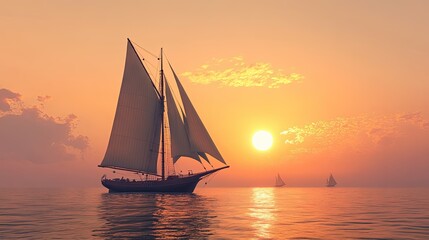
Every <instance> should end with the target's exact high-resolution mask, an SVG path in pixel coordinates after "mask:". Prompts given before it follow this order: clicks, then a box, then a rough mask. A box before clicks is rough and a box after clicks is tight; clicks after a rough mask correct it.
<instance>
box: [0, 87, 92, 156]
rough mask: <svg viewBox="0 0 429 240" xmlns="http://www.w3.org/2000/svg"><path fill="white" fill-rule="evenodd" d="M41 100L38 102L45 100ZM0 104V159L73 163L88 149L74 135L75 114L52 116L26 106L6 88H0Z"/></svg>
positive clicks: (81, 139) (81, 140)
mask: <svg viewBox="0 0 429 240" xmlns="http://www.w3.org/2000/svg"><path fill="white" fill-rule="evenodd" d="M42 98H43V99H39V101H41V102H44V101H45V100H47V98H46V97H42ZM5 100H6V101H5ZM10 101H15V102H16V103H17V104H14V105H13V104H10ZM0 102H1V103H2V108H1V111H3V112H2V115H0V133H1V134H0V160H3V161H31V162H35V163H42V162H56V161H63V160H72V159H75V158H76V157H77V156H78V155H79V154H82V153H83V152H84V151H85V150H86V149H87V148H88V137H86V136H83V135H75V134H73V130H74V128H75V122H76V119H77V117H76V116H75V115H73V114H70V115H69V116H67V117H64V118H60V117H53V116H50V115H48V114H46V113H44V112H43V111H42V110H41V109H40V108H39V107H37V106H33V107H25V106H24V104H23V103H22V102H21V100H20V95H19V94H18V93H13V92H11V91H10V90H7V89H0Z"/></svg>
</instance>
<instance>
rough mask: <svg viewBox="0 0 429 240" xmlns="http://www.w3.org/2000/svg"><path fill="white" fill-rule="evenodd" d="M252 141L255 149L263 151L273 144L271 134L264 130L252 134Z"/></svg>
mask: <svg viewBox="0 0 429 240" xmlns="http://www.w3.org/2000/svg"><path fill="white" fill-rule="evenodd" d="M252 143H253V146H254V147H255V148H256V149H258V150H260V151H265V150H268V149H269V148H271V146H272V145H273V136H272V135H271V133H269V132H267V131H264V130H261V131H257V132H256V133H255V134H253V138H252Z"/></svg>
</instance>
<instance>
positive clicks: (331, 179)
mask: <svg viewBox="0 0 429 240" xmlns="http://www.w3.org/2000/svg"><path fill="white" fill-rule="evenodd" d="M336 185H337V181H335V178H334V176H332V173H331V175H330V176H329V178H328V179H326V186H327V187H335V186H336Z"/></svg>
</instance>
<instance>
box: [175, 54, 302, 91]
mask: <svg viewBox="0 0 429 240" xmlns="http://www.w3.org/2000/svg"><path fill="white" fill-rule="evenodd" d="M182 75H183V76H185V77H188V78H189V79H190V81H191V82H194V83H199V84H217V85H220V86H227V87H268V88H278V87H280V86H281V85H285V84H289V83H292V82H296V81H301V80H302V79H304V76H302V75H301V74H299V73H289V74H286V73H284V72H283V70H282V69H275V68H274V67H273V66H271V64H269V63H262V62H259V63H254V64H247V63H246V62H245V61H244V59H243V58H242V57H232V58H215V59H213V60H212V61H211V62H209V63H207V64H203V65H201V66H200V67H199V68H198V69H197V70H195V71H193V72H190V71H188V72H185V73H183V74H182Z"/></svg>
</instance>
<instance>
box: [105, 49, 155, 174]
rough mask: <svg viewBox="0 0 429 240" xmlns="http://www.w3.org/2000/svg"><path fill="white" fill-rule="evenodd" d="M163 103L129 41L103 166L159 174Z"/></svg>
mask: <svg viewBox="0 0 429 240" xmlns="http://www.w3.org/2000/svg"><path fill="white" fill-rule="evenodd" d="M161 104H162V102H161V100H160V97H159V95H158V93H157V90H156V89H155V87H154V85H153V82H152V80H151V78H150V77H149V74H148V72H147V71H146V69H145V67H144V66H143V64H142V63H141V61H140V58H139V56H138V55H137V53H136V51H135V49H134V47H133V46H132V44H131V42H130V41H128V46H127V56H126V60H125V70H124V75H123V79H122V86H121V90H120V94H119V100H118V105H117V108H116V115H115V119H114V122H113V127H112V132H111V135H110V140H109V144H108V147H107V150H106V154H105V156H104V159H103V161H102V163H101V164H100V166H101V167H111V168H119V169H124V170H132V171H138V172H145V173H151V174H157V158H158V153H159V147H160V132H161V131H160V129H161V114H162V105H161Z"/></svg>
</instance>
